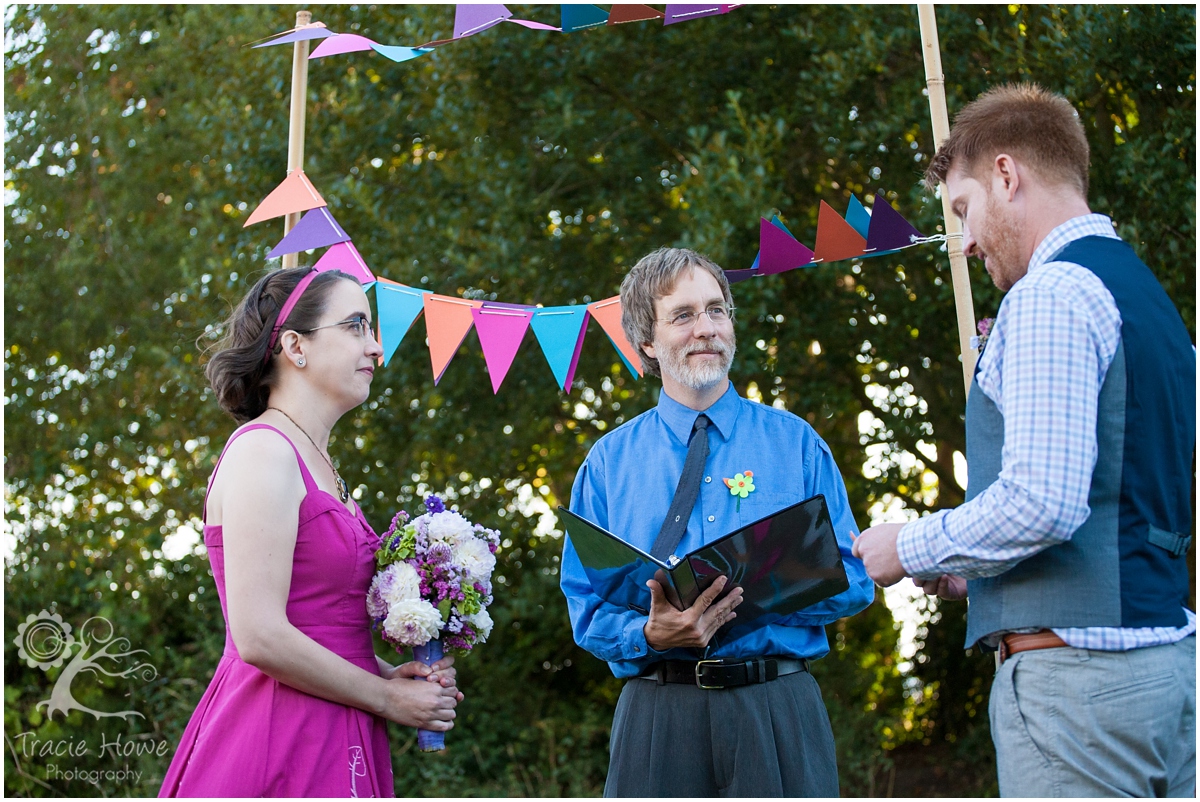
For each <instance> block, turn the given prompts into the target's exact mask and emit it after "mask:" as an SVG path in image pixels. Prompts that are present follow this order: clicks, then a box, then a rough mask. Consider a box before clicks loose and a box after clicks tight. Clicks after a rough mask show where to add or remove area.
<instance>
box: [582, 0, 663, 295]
mask: <svg viewBox="0 0 1200 802" xmlns="http://www.w3.org/2000/svg"><path fill="white" fill-rule="evenodd" d="M665 16H666V15H665V14H663V13H662V12H661V11H659V10H658V9H657V8H651V7H650V6H639V5H632V4H630V5H615V6H613V7H612V8H611V9H610V10H609V12H608V24H609V25H620V24H621V23H622V22H644V21H646V20H651V19H662V18H663V17H665ZM593 317H594V315H593Z"/></svg>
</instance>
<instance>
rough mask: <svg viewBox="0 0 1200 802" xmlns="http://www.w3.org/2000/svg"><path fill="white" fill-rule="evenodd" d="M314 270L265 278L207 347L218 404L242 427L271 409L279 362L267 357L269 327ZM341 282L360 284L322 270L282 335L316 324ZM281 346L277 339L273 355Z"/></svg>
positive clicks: (293, 270)
mask: <svg viewBox="0 0 1200 802" xmlns="http://www.w3.org/2000/svg"><path fill="white" fill-rule="evenodd" d="M310 272H312V268H311V267H295V268H290V269H288V270H273V271H271V272H270V273H268V274H267V275H265V276H263V277H262V278H261V279H259V280H258V283H256V284H255V285H254V286H253V287H252V288H251V289H250V292H249V293H247V294H246V297H245V298H243V299H242V302H241V303H240V304H238V306H237V308H236V309H234V310H233V313H232V314H231V315H230V316H229V318H228V319H227V320H226V321H225V322H224V323H222V324H221V325H220V327H219V328H218V329H217V331H216V333H215V335H213V336H217V337H220V339H219V340H218V341H217V342H216V343H214V344H213V345H211V346H209V347H208V348H206V349H204V353H205V354H207V355H209V357H210V358H209V360H208V364H207V365H206V366H205V368H204V374H205V376H207V377H208V382H209V384H210V385H212V388H213V391H214V392H215V393H216V394H217V403H218V404H220V406H221V409H223V410H225V411H226V412H228V413H229V414H230V415H232V416H233V418H234V420H236V421H237V422H238V424H239V425H240V424H243V423H245V422H246V421H248V420H252V419H254V418H257V417H258V416H259V415H261V414H263V412H264V411H266V409H267V399H268V398H269V397H270V395H271V385H272V382H273V380H274V377H275V375H276V369H275V365H276V363H277V361H278V360H276V359H273V358H272V359H267V343H268V342H269V341H270V339H271V329H272V328H274V326H275V320H276V318H278V317H279V311H280V310H281V309H282V308H283V305H284V304H285V303H287V298H288V296H289V295H290V294H291V292H292V290H294V289H295V288H296V285H297V284H299V283H300V279H302V278H304V277H305V276H307V275H308V274H309V273H310ZM339 281H353V282H354V283H355V284H356V285H357V284H358V283H359V282H358V279H356V278H354V276H351V275H349V274H347V273H343V272H341V271H338V270H330V271H326V272H322V273H318V274H317V276H316V277H315V278H314V279H313V280H312V283H311V284H309V285H308V287H307V288H306V289H305V290H304V292H303V294H301V296H300V300H299V301H297V303H296V305H295V307H293V308H292V311H291V314H289V315H288V319H287V320H286V321H285V322H284V324H283V327H282V328H281V329H280V330H279V333H280V334H281V335H282V334H283V332H285V331H301V332H302V331H307V330H308V329H311V328H313V327H315V326H317V325H318V324H319V321H320V319H321V316H322V315H323V314H324V313H325V307H326V305H327V301H328V299H329V291H330V289H331V288H332V287H333V286H334V284H336V283H337V282H339ZM280 339H282V337H281V338H280ZM281 350H282V346H281V345H280V343H279V341H278V340H277V341H276V343H275V347H274V348H273V349H272V351H271V356H272V357H274V356H275V355H276V354H278V353H279V352H280V351H281Z"/></svg>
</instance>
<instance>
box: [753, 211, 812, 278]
mask: <svg viewBox="0 0 1200 802" xmlns="http://www.w3.org/2000/svg"><path fill="white" fill-rule="evenodd" d="M758 232H759V233H758V247H759V260H758V270H759V274H760V275H763V276H769V275H772V274H774V273H782V272H784V271H786V270H794V269H795V268H797V267H803V266H804V265H806V264H808V263H809V262H811V261H812V255H813V252H812V251H811V250H809V249H808V248H807V247H806V246H805V245H804V244H803V243H801V242H800V240H798V239H796V238H795V237H793V236H792V235H791V234H789V233H788V232H786V231H784V230H783V229H781V228H780V227H779V226H777V225H775V224H774V223H772V222H771V221H770V220H768V219H767V218H765V217H764V218H762V224H761V225H760V226H759V229H758Z"/></svg>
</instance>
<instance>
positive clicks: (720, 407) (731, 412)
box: [658, 382, 741, 445]
mask: <svg viewBox="0 0 1200 802" xmlns="http://www.w3.org/2000/svg"><path fill="white" fill-rule="evenodd" d="M740 401H741V396H739V395H738V394H737V390H735V389H733V382H730V383H729V387H727V388H726V390H725V392H724V394H722V395H721V397H720V398H718V399H717V400H716V401H715V402H714V403H713V405H712V406H711V407H709V408H708V409H705V410H700V411H697V410H694V409H692V408H690V407H685V406H684V405H683V404H681V403H679V402H678V401H676V400H675V399H674V398H671V396H669V395H667V393H666V390H664V391H663V392H661V393H659V394H658V416H659V417H660V418H662V421H663V423H665V424H667V428H668V429H670V430H671V432H672V433H674V435H675V436H676V437H678V438H679V441H680V442H681V443H683V444H684V445H687V443H688V440H690V439H691V436H692V427H694V426H695V425H696V418H698V417H699V416H700V412H703V413H704V414H705V415H707V416H708V419H709V420H710V421H712V425H713V426H715V427H716V428H717V431H718V432H720V433H721V436H722V437H723V438H725V440H726V441H728V440H729V436H730V435H731V434H732V433H733V424H734V423H735V422H736V421H737V416H738V411H739V410H740V409H741V404H740V403H738V402H740Z"/></svg>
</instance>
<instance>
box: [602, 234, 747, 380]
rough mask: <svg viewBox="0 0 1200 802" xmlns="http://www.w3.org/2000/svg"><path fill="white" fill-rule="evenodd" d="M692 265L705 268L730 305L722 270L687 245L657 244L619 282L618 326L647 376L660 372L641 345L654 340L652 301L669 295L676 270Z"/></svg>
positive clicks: (726, 282)
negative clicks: (678, 246) (619, 318)
mask: <svg viewBox="0 0 1200 802" xmlns="http://www.w3.org/2000/svg"><path fill="white" fill-rule="evenodd" d="M692 268H699V269H701V270H706V271H708V272H709V273H710V274H711V275H712V277H713V278H715V279H716V280H717V284H718V285H720V287H721V295H723V296H724V297H725V304H726V305H727V306H729V307H730V308H732V307H733V295H732V294H731V293H730V291H729V279H727V278H725V271H724V270H722V269H721V268H720V267H719V266H718V265H717V263H716V262H714V261H712V260H711V259H709V258H708V257H707V256H703V255H701V254H699V253H696V252H695V251H693V250H689V249H687V248H659V249H658V250H657V251H654V252H653V253H648V254H646V255H645V256H643V257H642V258H641V259H639V260H638V263H637V264H636V265H634V266H633V268H632V269H631V270H630V271H629V275H627V276H625V280H624V281H622V282H621V328H622V329H623V330H624V331H625V337H626V339H628V340H629V342H630V344H632V345H633V347H634V348H636V349H637V352H638V356H639V357H641V359H642V370H643V371H644V372H646V373H649V374H650V375H651V376H661V375H662V373H661V372H660V371H659V368H658V360H657V359H654V358H653V357H650V356H648V355H647V354H646V352H645V350H643V348H642V344H643V343H649V342H653V341H654V323H655V320H656V313H655V311H654V302H655V301H657V300H658V299H660V298H663V297H665V296H667V295H670V294H671V292H673V291H674V289H675V282H676V281H678V280H679V276H680V274H682V273H683V272H684V271H685V270H690V269H692Z"/></svg>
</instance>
